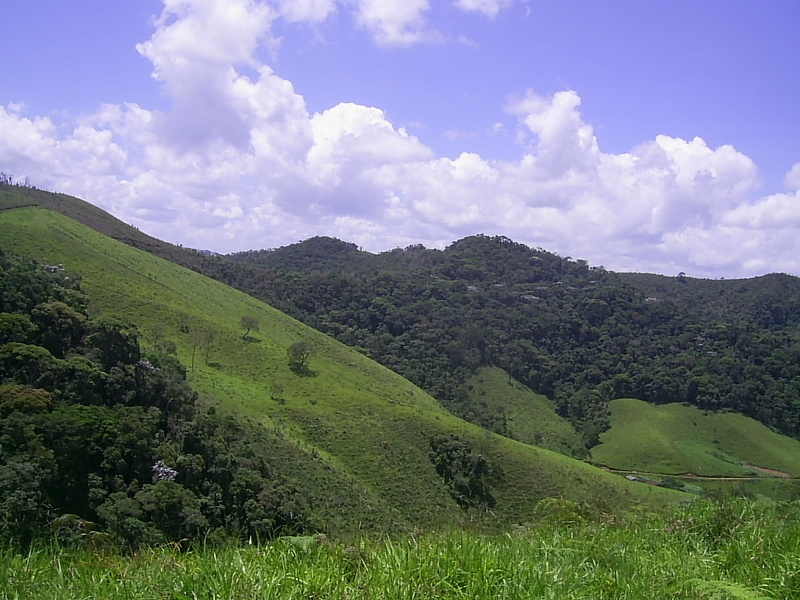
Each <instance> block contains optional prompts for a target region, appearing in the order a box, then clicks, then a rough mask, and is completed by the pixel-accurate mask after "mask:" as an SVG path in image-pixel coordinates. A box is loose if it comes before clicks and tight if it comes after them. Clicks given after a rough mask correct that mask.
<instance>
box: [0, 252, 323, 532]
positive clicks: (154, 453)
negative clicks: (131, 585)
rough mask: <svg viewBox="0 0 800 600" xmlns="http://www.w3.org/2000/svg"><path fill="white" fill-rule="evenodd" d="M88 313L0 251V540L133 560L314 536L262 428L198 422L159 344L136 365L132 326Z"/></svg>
mask: <svg viewBox="0 0 800 600" xmlns="http://www.w3.org/2000/svg"><path fill="white" fill-rule="evenodd" d="M89 306H90V299H89V298H87V296H86V295H85V294H84V293H82V291H81V287H80V282H79V277H76V276H75V275H74V274H72V273H67V272H65V271H64V269H63V268H62V267H60V266H58V265H51V266H44V267H43V266H42V265H38V264H36V263H34V262H33V261H30V260H27V259H23V258H20V257H16V256H11V255H8V254H5V253H3V252H2V251H0V538H2V539H15V540H17V541H18V542H23V543H25V542H28V541H30V540H32V539H35V538H37V537H42V536H44V537H52V535H53V533H55V534H56V535H57V536H58V537H59V538H60V539H61V540H62V541H71V540H74V539H78V538H80V539H83V540H84V541H86V540H87V539H88V538H92V539H94V541H95V542H97V543H101V542H102V543H105V541H108V542H109V543H115V544H118V545H122V546H123V547H128V548H134V547H138V546H140V545H142V544H153V543H159V542H163V541H165V540H173V541H179V540H183V539H198V538H201V537H202V538H203V539H206V540H209V539H212V540H213V539H219V540H223V539H242V540H248V539H249V540H257V539H269V538H272V537H274V536H275V535H280V534H286V533H297V532H303V531H307V530H309V529H313V525H312V523H311V522H310V520H309V518H308V516H307V504H308V499H307V498H306V497H305V496H304V495H303V494H301V493H299V492H298V491H297V490H296V489H295V488H293V486H292V485H291V484H290V483H289V482H287V481H284V480H283V479H282V478H281V477H280V475H278V474H277V473H276V472H274V471H273V469H271V468H270V465H269V464H268V463H267V460H268V457H269V456H270V454H271V453H270V450H269V447H268V446H269V443H270V439H269V435H268V433H267V432H266V431H265V430H264V429H263V428H258V429H257V428H256V426H255V425H252V424H250V423H248V422H245V421H243V420H242V419H238V418H235V417H232V416H221V415H218V414H216V413H215V411H214V410H213V408H209V409H206V410H201V409H200V407H199V404H198V398H197V395H196V394H195V393H194V392H193V391H192V390H191V389H190V387H189V386H188V384H187V382H186V372H185V369H184V367H183V366H182V365H181V364H180V363H179V362H178V361H177V360H176V358H175V356H174V344H173V343H171V342H170V341H169V340H168V339H166V338H165V336H164V335H163V332H159V331H154V332H149V333H148V337H149V338H150V339H149V344H148V345H147V346H148V351H147V352H145V351H144V350H143V348H142V346H141V345H140V334H139V332H138V331H137V329H136V327H135V326H134V325H132V324H130V323H126V322H123V321H121V320H119V319H116V318H111V317H106V316H103V315H96V316H91V317H90V316H89V314H88V313H89V311H88V310H87V309H88V307H89ZM52 528H55V532H53V529H52Z"/></svg>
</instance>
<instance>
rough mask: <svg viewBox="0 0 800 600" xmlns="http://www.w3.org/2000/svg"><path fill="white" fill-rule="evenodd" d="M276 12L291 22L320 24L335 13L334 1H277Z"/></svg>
mask: <svg viewBox="0 0 800 600" xmlns="http://www.w3.org/2000/svg"><path fill="white" fill-rule="evenodd" d="M278 10H279V11H280V13H281V15H282V16H284V17H286V19H287V20H289V21H291V22H298V21H308V22H311V23H321V22H322V21H324V20H326V19H327V18H328V17H329V16H331V15H332V14H333V13H334V12H335V11H336V3H335V2H334V0H278Z"/></svg>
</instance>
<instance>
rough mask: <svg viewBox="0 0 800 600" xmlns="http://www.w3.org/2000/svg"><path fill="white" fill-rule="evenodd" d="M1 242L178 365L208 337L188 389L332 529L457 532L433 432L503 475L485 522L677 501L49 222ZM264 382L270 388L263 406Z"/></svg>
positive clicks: (56, 218) (72, 225)
mask: <svg viewBox="0 0 800 600" xmlns="http://www.w3.org/2000/svg"><path fill="white" fill-rule="evenodd" d="M0 240H2V247H3V248H4V249H5V250H7V251H15V252H19V253H21V254H25V255H27V256H30V257H32V258H34V259H36V260H38V261H40V262H43V263H48V264H59V263H61V264H63V265H64V266H65V267H66V268H67V269H69V270H70V271H75V272H78V273H80V274H81V276H82V278H83V287H84V289H85V291H86V292H88V294H89V296H90V298H91V299H92V301H93V306H92V307H91V311H92V312H93V313H106V314H113V315H117V316H122V317H126V318H128V319H130V320H131V321H133V322H134V323H136V324H137V325H138V326H139V329H140V331H141V332H142V334H143V336H144V339H145V340H146V339H148V335H149V332H151V331H152V329H153V327H154V326H156V325H158V326H163V327H164V328H165V330H166V335H167V337H168V338H170V339H172V340H174V341H175V342H176V344H177V348H178V356H179V358H180V359H181V360H182V362H183V363H184V364H186V365H189V364H191V357H192V346H193V342H192V333H191V331H197V330H200V329H203V328H209V327H210V328H213V329H215V330H216V331H218V340H219V342H218V345H217V346H216V347H215V349H214V350H213V352H212V354H211V356H210V359H209V364H206V363H205V360H204V359H203V358H202V352H200V351H198V353H197V356H195V360H194V366H195V368H194V370H193V371H192V372H191V373H190V380H191V383H192V385H193V386H194V387H195V389H197V390H198V391H199V392H200V394H201V396H202V397H203V399H204V400H203V401H204V402H206V403H213V404H216V405H217V406H219V407H220V409H221V410H228V411H235V412H238V413H240V414H243V415H246V416H248V417H250V418H252V419H254V420H256V421H258V422H259V423H262V424H263V425H264V426H266V427H269V428H270V431H271V432H272V433H274V434H275V435H274V436H271V439H273V438H274V440H275V441H273V442H271V444H272V446H271V447H270V450H269V452H270V460H271V462H272V463H273V464H274V465H275V467H276V468H278V469H280V470H281V472H282V473H284V474H285V475H286V476H287V477H289V479H290V480H292V481H293V482H294V483H295V484H296V485H297V486H298V487H299V488H300V489H301V490H304V491H306V492H307V493H308V494H309V495H310V496H311V497H313V498H314V503H313V517H314V518H315V520H316V521H317V522H319V523H325V524H326V527H327V530H328V531H330V532H331V533H335V534H344V533H347V534H352V533H353V532H358V531H362V530H367V531H375V530H386V531H403V530H410V529H414V528H423V529H432V528H448V527H463V526H467V525H469V524H470V522H471V520H472V519H473V518H474V517H475V515H471V514H465V513H463V512H462V511H461V510H460V509H459V508H458V507H457V506H456V504H455V502H454V501H453V500H452V499H451V498H450V496H449V493H448V491H447V489H446V487H445V486H444V484H443V483H442V481H441V480H440V479H439V478H438V477H437V475H436V473H435V471H434V469H433V468H432V465H431V463H430V461H429V458H428V449H429V440H430V439H431V438H432V437H433V436H435V435H437V434H440V433H444V434H456V435H460V436H462V437H463V438H465V439H469V440H471V442H472V443H473V446H474V448H475V450H476V451H477V452H481V453H483V454H485V455H486V456H487V457H489V459H490V461H491V462H492V464H493V465H494V466H497V467H500V468H501V470H502V473H503V477H502V479H501V480H500V481H499V482H498V483H497V484H496V486H495V489H494V490H493V493H494V494H495V497H496V498H497V500H498V504H497V507H496V509H495V511H494V512H493V513H491V514H488V515H483V516H481V518H480V520H481V523H482V524H484V525H486V524H488V525H490V526H502V525H506V524H508V523H515V522H516V523H518V522H523V521H525V520H526V519H527V518H528V515H529V514H530V513H531V511H532V510H533V507H534V506H535V504H536V502H537V501H538V500H539V499H541V498H543V497H548V496H563V497H566V498H572V499H583V498H602V499H603V502H605V503H607V504H608V505H609V507H611V509H613V510H617V509H623V508H626V507H630V506H632V505H638V504H648V505H662V504H664V503H669V502H673V501H674V500H675V498H676V497H677V494H675V493H670V492H668V491H666V490H654V489H642V488H644V487H645V486H639V485H635V484H630V483H628V482H626V481H624V479H623V478H621V477H619V476H616V475H613V474H609V473H605V472H603V471H601V470H599V469H596V468H594V467H591V466H589V465H587V464H584V463H581V462H578V461H575V460H572V459H568V458H566V457H564V456H561V455H558V454H556V453H553V452H548V451H546V450H540V449H538V448H535V447H532V446H530V445H526V444H522V443H519V442H515V441H512V440H509V439H507V438H503V437H501V436H497V435H494V434H489V433H488V432H486V431H484V430H482V429H480V428H479V427H477V426H474V425H471V424H468V423H466V422H464V421H462V420H460V419H457V418H455V417H454V416H453V415H451V414H450V413H448V412H447V411H445V410H444V409H443V408H442V407H441V405H439V403H438V402H436V401H435V400H434V399H433V398H432V397H430V396H429V395H428V394H426V393H425V392H423V391H422V390H420V389H419V388H417V387H416V386H414V385H412V384H411V383H410V382H408V381H407V380H405V379H403V378H402V377H400V376H399V375H397V374H395V373H393V372H391V371H389V370H388V369H386V368H384V367H382V366H380V365H378V364H376V363H375V362H373V361H371V360H369V359H367V358H365V357H364V356H362V355H360V354H358V353H357V352H356V351H354V350H352V349H350V348H347V347H346V346H344V345H342V344H340V343H338V342H336V341H334V340H332V339H331V338H328V337H327V336H324V335H322V334H320V333H318V332H316V331H313V330H311V329H309V328H308V327H306V326H305V325H303V324H301V323H299V322H298V321H296V320H294V319H291V318H289V317H287V316H286V315H284V314H282V313H280V312H279V311H277V310H275V309H273V308H271V307H270V306H268V305H266V304H264V303H262V302H260V301H258V300H256V299H254V298H252V297H250V296H247V295H245V294H243V293H240V292H237V291H235V290H233V289H231V288H229V287H227V286H225V285H223V284H220V283H218V282H215V281H212V280H210V279H208V278H205V277H203V276H201V275H199V274H197V273H194V272H192V271H189V270H187V269H184V268H181V267H178V266H176V265H174V264H172V263H170V262H167V261H165V260H162V259H159V258H156V257H154V256H153V255H151V254H148V253H146V252H143V251H139V250H136V249H135V248H132V247H130V246H127V245H125V244H122V243H119V242H117V241H114V240H113V239H111V238H109V237H106V236H104V235H101V234H99V233H97V232H95V231H93V230H91V229H89V228H87V227H85V226H83V225H80V224H78V223H77V222H75V221H73V220H71V219H68V218H66V217H64V216H62V215H60V214H58V213H55V212H52V211H49V210H46V209H43V208H24V209H16V210H7V211H0ZM244 315H251V316H255V317H256V318H257V319H258V320H259V322H260V328H259V331H258V332H255V331H254V332H251V334H250V339H249V340H245V339H243V333H244V330H243V328H242V327H241V326H240V319H241V318H242V316H244ZM181 324H184V325H188V329H189V330H190V332H189V333H185V332H182V330H181ZM303 339H307V340H310V341H311V342H312V343H313V344H314V345H315V346H316V348H317V353H316V354H315V355H314V356H313V357H312V359H311V363H310V367H311V370H312V373H311V375H310V376H298V375H296V374H295V373H293V372H292V371H291V369H290V368H289V365H288V360H287V355H286V348H287V347H288V346H289V345H291V344H292V343H294V342H296V341H298V340H303ZM276 383H278V384H280V386H281V388H282V391H281V392H280V393H279V394H278V397H276V399H272V395H273V394H272V390H273V389H274V386H275V384H276Z"/></svg>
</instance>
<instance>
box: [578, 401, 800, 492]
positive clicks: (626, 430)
mask: <svg viewBox="0 0 800 600" xmlns="http://www.w3.org/2000/svg"><path fill="white" fill-rule="evenodd" d="M610 408H611V429H610V430H609V431H607V432H605V433H604V434H602V435H601V436H600V441H601V443H600V445H599V446H595V447H594V448H593V449H592V459H593V460H594V461H596V462H598V463H600V464H603V465H606V466H609V467H612V468H616V469H625V470H637V471H644V472H651V473H665V474H680V473H687V472H691V473H695V474H697V475H703V476H720V477H724V476H727V477H744V476H755V475H759V474H761V475H767V474H769V471H768V470H771V471H776V472H784V473H786V474H788V475H791V476H793V477H798V476H800V441H797V440H794V439H791V438H788V437H786V436H782V435H779V434H777V433H775V432H774V431H771V430H770V429H768V428H767V427H765V426H764V425H762V424H761V423H758V422H757V421H754V420H753V419H750V418H748V417H744V416H742V415H738V414H735V413H731V412H709V411H702V410H700V409H698V408H695V407H693V406H684V405H680V404H666V405H662V406H653V405H650V404H647V403H646V402H642V401H641V400H634V399H630V398H629V399H620V400H613V401H612V402H611V403H610ZM776 474H777V473H776Z"/></svg>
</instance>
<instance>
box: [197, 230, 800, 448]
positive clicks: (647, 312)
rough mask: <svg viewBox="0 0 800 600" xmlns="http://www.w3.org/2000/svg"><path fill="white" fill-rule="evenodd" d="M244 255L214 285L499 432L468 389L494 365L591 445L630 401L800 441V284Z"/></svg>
mask: <svg viewBox="0 0 800 600" xmlns="http://www.w3.org/2000/svg"><path fill="white" fill-rule="evenodd" d="M230 258H232V259H234V260H236V261H239V262H240V263H244V265H243V266H242V267H241V268H237V267H236V266H232V265H231V264H230V262H229V261H228V260H227V259H226V258H220V259H218V260H217V261H216V264H214V263H213V262H209V263H207V265H208V266H207V267H206V271H207V274H209V275H210V276H212V277H216V278H218V279H222V280H224V281H226V282H227V283H229V284H231V285H233V286H235V287H238V288H240V289H243V290H246V291H248V292H249V293H253V294H254V295H256V296H258V297H261V298H263V299H265V300H266V301H268V302H270V303H272V304H273V305H275V306H277V307H279V308H281V309H282V310H284V311H285V312H287V313H289V314H291V315H293V316H295V317H297V318H299V319H300V320H302V321H303V322H305V323H307V324H309V325H311V326H312V327H315V328H317V329H319V330H320V331H323V332H325V333H328V334H330V335H332V336H334V337H336V338H337V339H339V340H341V341H342V342H344V343H346V344H348V345H351V346H354V347H356V348H358V349H360V350H361V351H362V352H364V353H365V354H367V355H368V356H370V357H372V358H373V359H375V360H377V361H378V362H381V363H382V364H384V365H386V366H388V367H390V368H392V369H394V370H395V371H397V372H398V373H400V374H402V375H404V376H405V377H407V378H408V379H410V380H411V381H413V382H415V383H417V384H418V385H420V386H421V387H423V388H424V389H426V390H427V391H429V392H430V393H431V394H433V395H434V396H435V397H436V398H438V399H439V400H440V401H442V402H443V403H445V404H446V406H447V407H448V408H449V409H450V410H451V411H453V412H454V413H455V414H457V415H459V416H462V417H464V418H466V419H467V420H470V421H473V422H475V423H478V424H480V425H483V426H485V427H488V428H490V429H492V430H494V431H497V432H499V433H504V432H505V431H504V415H503V414H502V412H501V411H499V412H498V411H489V410H487V408H486V406H484V405H481V403H480V402H476V401H474V400H470V398H469V394H468V392H469V390H468V389H467V388H466V387H465V386H466V383H465V382H466V381H467V379H468V377H469V376H470V375H471V374H473V373H474V372H475V371H476V370H477V369H478V368H479V367H480V366H482V365H494V366H499V367H501V368H503V369H505V370H506V371H507V372H508V373H509V374H510V375H511V376H512V377H513V378H514V379H516V380H517V381H520V382H522V383H524V384H525V385H527V386H529V387H530V388H531V389H533V390H535V391H537V392H539V393H542V394H545V395H547V396H548V397H550V398H551V399H553V400H554V402H555V403H556V406H557V408H558V410H559V413H560V414H561V415H562V416H564V417H566V418H568V419H569V420H570V421H571V422H572V423H573V424H574V425H575V426H576V428H577V429H578V430H579V431H581V432H582V434H583V435H584V439H585V442H586V445H587V447H591V446H593V445H594V444H596V443H597V440H598V436H599V434H600V433H601V432H602V431H604V430H605V429H606V428H607V426H608V411H607V403H608V401H610V400H612V399H615V398H622V397H635V398H640V399H643V400H646V401H648V402H652V403H669V402H682V403H688V404H690V405H693V406H697V407H699V408H702V409H705V410H731V411H735V412H739V413H741V414H744V415H747V416H750V417H753V418H755V419H756V420H758V421H760V422H762V423H764V424H766V425H768V426H770V427H773V428H775V429H776V430H778V431H780V432H782V433H784V434H786V435H790V436H793V437H795V438H797V437H798V436H800V280H798V278H796V277H792V276H789V275H781V274H773V275H767V276H764V277H760V278H754V279H750V280H741V281H737V280H732V281H712V280H699V279H693V278H690V277H687V276H686V275H685V274H684V273H679V274H676V275H675V276H674V277H664V276H655V275H646V274H633V273H630V274H629V273H614V272H610V271H607V270H606V269H604V268H603V267H591V266H589V264H588V263H587V262H586V261H583V260H573V259H571V258H569V257H561V256H558V255H556V254H553V253H550V252H547V251H545V250H542V249H531V248H529V247H527V246H525V245H524V244H520V243H516V242H513V241H512V240H510V239H508V238H505V237H498V236H495V237H490V236H482V235H481V236H473V237H469V238H465V239H462V240H459V241H457V242H454V243H453V244H452V245H450V246H448V247H447V248H446V249H444V250H430V249H426V248H423V247H421V246H411V247H408V248H406V249H396V250H394V251H390V252H385V253H381V254H377V255H376V254H370V253H367V252H363V251H360V250H359V249H358V248H357V247H356V246H355V245H354V244H350V243H347V242H342V241H340V240H336V239H333V238H312V239H310V240H307V241H305V242H301V243H298V244H294V245H291V246H287V247H285V248H279V249H276V250H262V251H251V252H243V253H239V254H234V255H231V256H230ZM254 266H255V267H257V268H252V267H254ZM209 267H210V268H209Z"/></svg>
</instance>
